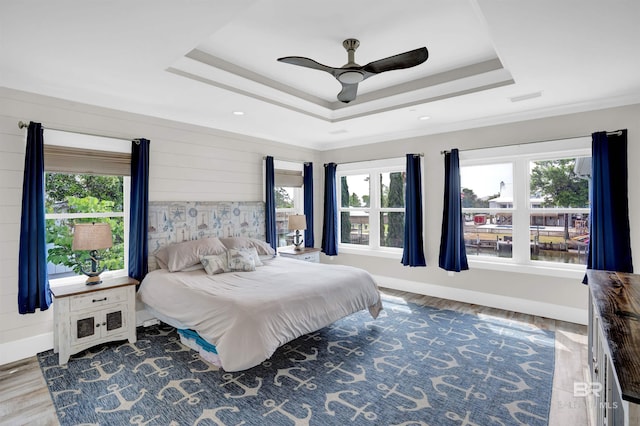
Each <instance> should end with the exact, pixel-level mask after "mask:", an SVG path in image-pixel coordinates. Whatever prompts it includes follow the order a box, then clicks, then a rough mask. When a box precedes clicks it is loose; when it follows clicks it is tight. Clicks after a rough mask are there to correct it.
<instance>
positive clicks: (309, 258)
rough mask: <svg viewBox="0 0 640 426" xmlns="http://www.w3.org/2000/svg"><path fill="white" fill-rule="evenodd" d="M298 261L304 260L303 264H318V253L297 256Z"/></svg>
mask: <svg viewBox="0 0 640 426" xmlns="http://www.w3.org/2000/svg"><path fill="white" fill-rule="evenodd" d="M298 259H300V260H304V261H305V262H316V263H319V262H320V254H319V253H317V252H316V253H307V254H303V255H300V256H298Z"/></svg>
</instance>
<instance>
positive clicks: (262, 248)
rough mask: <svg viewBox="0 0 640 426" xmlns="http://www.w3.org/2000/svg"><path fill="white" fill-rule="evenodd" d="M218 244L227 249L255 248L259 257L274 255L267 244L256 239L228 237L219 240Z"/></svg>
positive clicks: (273, 251) (271, 248)
mask: <svg viewBox="0 0 640 426" xmlns="http://www.w3.org/2000/svg"><path fill="white" fill-rule="evenodd" d="M220 242H222V244H224V246H225V247H226V248H227V249H240V248H250V247H255V248H256V250H257V252H258V254H259V255H272V256H273V255H275V254H276V252H275V250H274V249H273V247H271V246H270V245H269V244H268V243H266V242H264V241H262V240H258V239H257V238H249V237H230V238H220Z"/></svg>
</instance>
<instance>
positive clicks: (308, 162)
mask: <svg viewBox="0 0 640 426" xmlns="http://www.w3.org/2000/svg"><path fill="white" fill-rule="evenodd" d="M267 157H268V155H263V156H262V159H263V160H266V159H267ZM273 160H274V161H276V160H279V161H288V162H289V163H302V164H313V162H311V161H303V160H292V159H290V158H280V157H278V158H276V157H273Z"/></svg>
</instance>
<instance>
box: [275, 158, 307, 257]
mask: <svg viewBox="0 0 640 426" xmlns="http://www.w3.org/2000/svg"><path fill="white" fill-rule="evenodd" d="M273 167H274V169H276V170H288V171H296V172H301V173H304V163H297V162H293V161H283V160H273ZM303 180H304V176H303ZM278 188H293V207H292V208H291V207H287V208H278V207H277V206H276V220H277V217H278V213H285V214H287V215H292V214H304V183H303V184H302V186H300V187H292V186H275V187H274V190H276V189H278ZM289 232H292V231H291V230H289ZM302 234H303V239H304V232H303V233H302ZM279 243H280V238H278V244H279ZM288 247H293V244H290V245H286V246H281V245H278V248H288Z"/></svg>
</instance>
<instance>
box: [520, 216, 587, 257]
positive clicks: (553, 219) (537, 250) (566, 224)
mask: <svg viewBox="0 0 640 426" xmlns="http://www.w3.org/2000/svg"><path fill="white" fill-rule="evenodd" d="M530 223H531V226H530V240H531V260H538V261H545V262H558V263H574V264H581V265H586V264H587V246H588V244H589V215H588V214H586V213H585V214H575V213H553V214H532V215H531V222H530Z"/></svg>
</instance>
